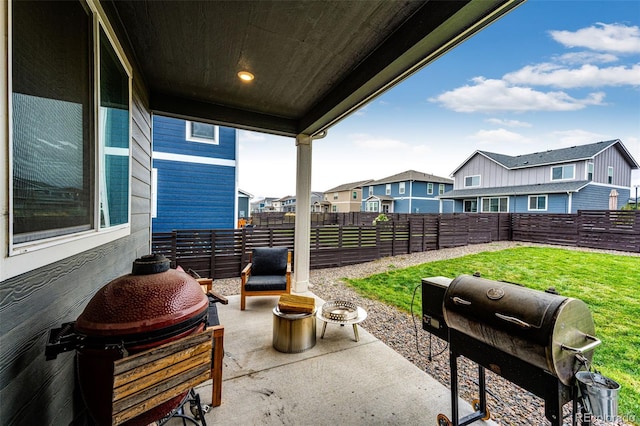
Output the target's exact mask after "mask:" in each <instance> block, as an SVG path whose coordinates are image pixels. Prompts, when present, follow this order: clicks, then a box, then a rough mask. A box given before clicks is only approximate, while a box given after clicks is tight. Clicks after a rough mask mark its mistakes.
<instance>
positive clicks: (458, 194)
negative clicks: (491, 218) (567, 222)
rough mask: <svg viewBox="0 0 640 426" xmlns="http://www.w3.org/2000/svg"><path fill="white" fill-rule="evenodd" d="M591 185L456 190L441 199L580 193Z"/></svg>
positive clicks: (542, 185)
mask: <svg viewBox="0 0 640 426" xmlns="http://www.w3.org/2000/svg"><path fill="white" fill-rule="evenodd" d="M588 184H589V181H588V180H578V181H571V182H553V183H538V184H533V185H519V186H500V187H495V188H476V189H454V190H453V191H447V192H445V193H444V194H442V195H440V197H439V198H440V199H453V198H468V197H495V196H509V195H532V194H542V193H544V194H558V193H565V192H578V191H580V190H581V189H582V188H584V187H585V186H587V185H588Z"/></svg>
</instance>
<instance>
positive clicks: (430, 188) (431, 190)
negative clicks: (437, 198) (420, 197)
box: [427, 182, 433, 195]
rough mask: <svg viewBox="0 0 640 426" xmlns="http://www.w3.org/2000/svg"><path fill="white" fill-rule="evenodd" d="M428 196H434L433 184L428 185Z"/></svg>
mask: <svg viewBox="0 0 640 426" xmlns="http://www.w3.org/2000/svg"><path fill="white" fill-rule="evenodd" d="M427 194H428V195H431V194H433V184H432V183H431V182H429V183H427Z"/></svg>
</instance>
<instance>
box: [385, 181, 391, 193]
mask: <svg viewBox="0 0 640 426" xmlns="http://www.w3.org/2000/svg"><path fill="white" fill-rule="evenodd" d="M384 193H385V194H386V195H391V184H390V183H388V184H387V185H386V186H385V187H384Z"/></svg>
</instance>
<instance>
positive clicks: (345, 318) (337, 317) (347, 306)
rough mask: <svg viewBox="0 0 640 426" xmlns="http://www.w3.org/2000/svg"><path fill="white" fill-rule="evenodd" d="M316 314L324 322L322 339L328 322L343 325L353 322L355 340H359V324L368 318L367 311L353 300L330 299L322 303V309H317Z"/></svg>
mask: <svg viewBox="0 0 640 426" xmlns="http://www.w3.org/2000/svg"><path fill="white" fill-rule="evenodd" d="M316 316H317V317H318V319H319V320H321V321H323V322H324V323H323V324H322V334H321V335H320V338H321V339H324V332H325V331H326V329H327V324H328V323H331V324H340V325H341V326H345V325H348V324H351V325H353V334H354V335H355V338H356V339H355V340H356V342H358V341H359V340H360V337H359V336H358V324H359V323H361V322H362V321H364V320H365V319H366V318H367V311H365V310H364V309H363V308H361V307H360V306H357V305H356V304H355V303H353V302H349V301H346V300H330V301H328V302H325V304H324V305H322V309H320V310H318V311H317V313H316Z"/></svg>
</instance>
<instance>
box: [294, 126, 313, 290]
mask: <svg viewBox="0 0 640 426" xmlns="http://www.w3.org/2000/svg"><path fill="white" fill-rule="evenodd" d="M311 140H312V139H311V136H309V135H304V134H300V135H298V136H296V148H297V153H296V227H295V242H294V250H295V256H294V260H293V262H294V263H293V265H294V274H293V289H292V290H293V291H294V292H296V293H304V292H305V291H307V290H308V289H309V266H310V261H309V257H310V255H309V246H310V232H311Z"/></svg>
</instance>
